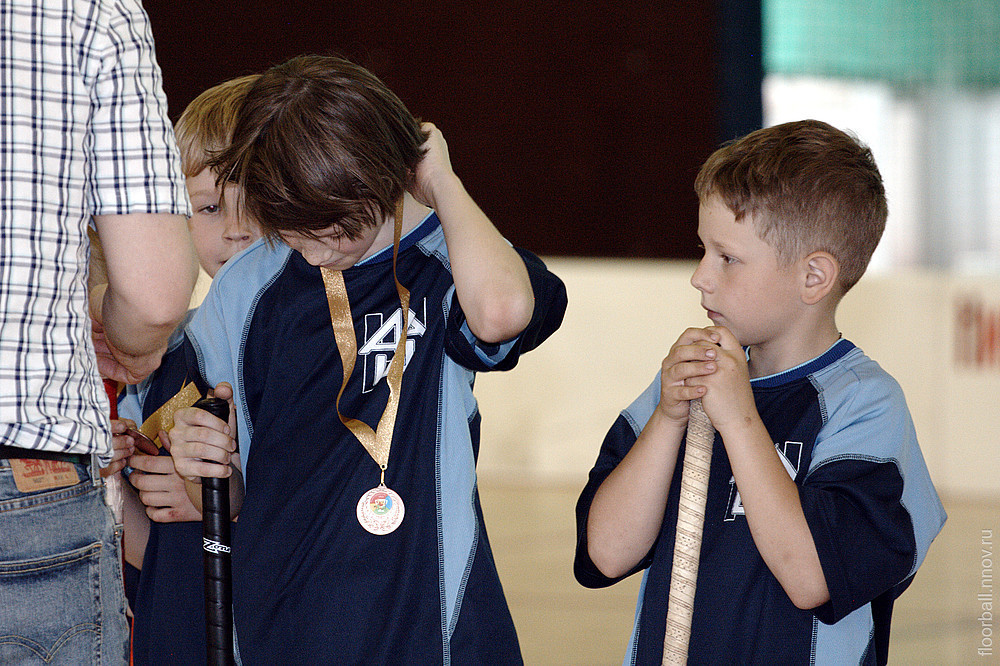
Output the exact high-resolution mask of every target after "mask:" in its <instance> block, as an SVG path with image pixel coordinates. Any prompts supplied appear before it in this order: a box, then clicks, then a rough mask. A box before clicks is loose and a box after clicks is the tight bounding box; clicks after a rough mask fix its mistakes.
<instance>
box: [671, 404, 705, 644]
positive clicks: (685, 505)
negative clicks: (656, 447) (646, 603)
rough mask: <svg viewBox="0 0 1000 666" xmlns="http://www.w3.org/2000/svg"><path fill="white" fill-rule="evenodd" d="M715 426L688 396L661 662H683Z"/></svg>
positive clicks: (688, 638)
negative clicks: (687, 414)
mask: <svg viewBox="0 0 1000 666" xmlns="http://www.w3.org/2000/svg"><path fill="white" fill-rule="evenodd" d="M714 440H715V429H714V428H713V427H712V422H711V421H709V419H708V415H707V414H705V409H704V407H702V404H701V400H700V399H699V400H692V401H691V407H690V414H689V416H688V431H687V441H686V444H685V450H684V467H683V470H682V471H681V495H680V504H679V506H678V509H677V531H676V534H675V537H674V563H673V571H672V573H671V576H670V597H669V599H668V600H667V626H666V632H665V634H664V638H663V663H664V664H686V663H687V654H688V643H689V642H690V639H691V618H692V616H693V615H694V593H695V588H696V586H697V582H698V559H699V557H700V555H701V535H702V528H703V527H704V524H705V503H706V501H707V499H708V475H709V468H710V467H711V464H712V443H713V441H714Z"/></svg>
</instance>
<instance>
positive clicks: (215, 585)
mask: <svg viewBox="0 0 1000 666" xmlns="http://www.w3.org/2000/svg"><path fill="white" fill-rule="evenodd" d="M194 407H196V408H198V409H203V410H205V411H207V412H209V413H210V414H212V415H214V416H216V417H218V418H220V419H222V420H223V421H229V403H228V402H227V401H225V400H222V399H221V398H202V399H201V400H199V401H198V402H196V403H194ZM201 505H202V523H201V524H202V536H203V547H204V550H205V552H204V564H205V630H206V640H207V644H206V647H207V648H208V663H209V664H211V665H223V664H225V665H229V664H233V663H234V656H233V573H232V560H231V554H230V514H229V479H228V478H216V477H202V479H201Z"/></svg>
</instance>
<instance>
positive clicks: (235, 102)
mask: <svg viewBox="0 0 1000 666" xmlns="http://www.w3.org/2000/svg"><path fill="white" fill-rule="evenodd" d="M258 78H260V75H259V74H250V75H248V76H241V77H239V78H235V79H231V80H229V81H226V82H224V83H220V84H219V85H217V86H212V87H211V88H209V89H208V90H206V91H204V92H203V93H201V94H200V95H198V96H197V97H195V98H194V99H193V100H192V101H191V103H190V104H188V105H187V108H185V109H184V113H182V114H181V117H180V118H178V119H177V123H176V124H175V125H174V134H175V135H176V136H177V145H178V146H179V147H180V151H181V170H182V171H183V172H184V175H185V176H187V177H189V178H190V177H193V176H197V175H198V174H199V173H201V172H202V170H203V169H205V167H207V166H209V164H208V162H209V160H210V159H212V157H213V155H214V154H215V153H216V152H218V151H222V150H225V149H226V148H228V147H229V140H230V138H231V137H232V135H233V127H235V125H236V117H237V114H238V113H239V110H240V107H241V106H243V99H244V98H245V97H246V94H247V91H248V90H249V89H250V86H251V85H253V83H254V82H255V81H256V80H257V79H258Z"/></svg>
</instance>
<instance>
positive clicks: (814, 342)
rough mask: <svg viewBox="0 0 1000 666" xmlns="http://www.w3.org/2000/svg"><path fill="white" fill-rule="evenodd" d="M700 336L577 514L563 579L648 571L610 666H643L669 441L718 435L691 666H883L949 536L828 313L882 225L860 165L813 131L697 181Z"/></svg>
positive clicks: (744, 145) (870, 167)
mask: <svg viewBox="0 0 1000 666" xmlns="http://www.w3.org/2000/svg"><path fill="white" fill-rule="evenodd" d="M695 189H696V191H697V193H698V197H699V201H700V203H701V206H700V211H699V216H698V236H699V238H700V239H701V242H702V244H703V247H704V250H705V255H704V257H703V258H702V260H701V262H700V263H699V265H698V268H697V270H696V271H695V273H694V275H693V276H692V278H691V284H692V285H693V286H694V287H695V288H696V289H698V291H700V292H701V294H702V306H703V307H704V308H705V310H706V311H707V313H708V316H709V318H710V319H711V320H712V322H713V323H714V325H713V326H709V327H706V328H690V329H688V330H687V331H685V332H684V333H683V334H681V336H680V337H679V338H678V340H677V342H676V343H675V344H674V345H673V347H671V349H670V353H669V354H668V355H667V357H666V358H665V359H664V361H663V364H662V368H661V372H660V374H659V376H658V377H657V378H656V380H655V381H654V382H653V384H652V385H651V386H650V387H649V388H648V389H647V390H646V391H645V392H644V393H643V394H642V395H641V396H640V397H639V398H638V399H637V400H636V401H635V402H634V403H633V404H632V405H631V406H630V407H629V408H628V409H626V410H625V411H624V412H622V414H621V416H620V417H619V419H618V421H617V422H616V423H615V425H614V426H613V427H612V429H611V431H610V432H609V433H608V435H607V437H606V439H605V441H604V444H603V445H602V447H601V453H600V455H599V457H598V459H597V463H596V464H595V466H594V469H593V470H592V471H591V473H590V480H589V482H588V484H587V486H586V487H585V489H584V490H583V493H582V494H581V497H580V501H579V503H578V504H577V528H578V535H579V539H578V544H577V554H576V562H575V566H574V571H575V574H576V577H577V580H579V581H580V582H581V583H582V584H583V585H586V586H588V587H602V586H606V585H610V584H612V583H614V582H616V581H618V580H620V579H622V578H624V577H626V576H628V575H631V574H632V573H635V572H637V571H639V570H640V569H646V573H645V576H644V579H643V586H642V588H641V592H640V599H639V606H638V612H637V613H636V624H635V629H634V631H633V635H632V640H631V642H630V645H629V652H628V656H627V657H626V663H640V664H651V663H656V664H659V663H660V661H661V657H662V652H663V636H664V624H665V617H666V608H667V599H668V596H669V594H668V591H669V588H670V576H671V568H672V553H673V548H674V532H675V525H676V520H677V518H676V517H677V506H678V497H679V492H680V488H679V484H680V473H679V469H678V468H679V467H680V465H678V464H677V461H678V460H679V459H682V458H683V450H684V444H683V436H684V433H685V430H686V426H687V420H688V408H689V404H690V401H691V400H693V399H696V398H700V399H701V400H702V402H703V404H704V407H705V411H706V412H707V414H708V416H709V417H710V419H711V421H712V423H713V425H714V426H715V428H716V431H717V436H716V438H715V444H714V453H713V456H712V467H711V473H710V478H709V485H708V503H707V507H706V510H705V527H704V536H703V541H702V545H701V557H700V565H699V573H698V586H697V588H696V597H695V603H694V621H693V627H692V635H691V640H690V652H689V661H690V663H705V664H724V663H731V664H735V663H740V664H751V663H753V664H757V663H759V664H773V663H802V664H805V663H816V664H830V663H845V664H846V663H854V664H859V663H861V664H874V663H885V661H886V659H887V651H888V638H889V621H890V618H891V612H892V604H893V601H894V599H895V598H896V597H897V596H898V595H899V594H900V593H901V592H902V591H903V589H905V588H906V586H907V585H908V584H909V582H910V581H911V580H912V578H913V575H914V574H915V572H916V569H917V567H918V566H919V565H920V563H921V562H922V561H923V559H924V556H925V555H926V553H927V549H928V547H929V545H930V542H931V540H932V539H933V538H934V536H935V535H936V534H937V533H938V532H939V531H940V529H941V526H942V525H943V523H944V520H945V514H944V510H943V508H942V506H941V503H940V501H939V499H938V496H937V493H936V492H935V490H934V487H933V485H932V484H931V480H930V476H929V474H928V472H927V469H926V466H925V464H924V461H923V458H922V456H921V453H920V448H919V446H918V445H917V440H916V433H915V432H914V429H913V424H912V421H911V419H910V415H909V412H908V410H907V407H906V403H905V400H904V398H903V394H902V392H901V390H900V388H899V386H898V384H897V383H896V382H895V381H894V380H893V379H892V378H891V377H890V376H889V375H888V374H887V373H886V372H885V371H884V370H882V369H881V368H880V367H879V366H878V365H877V364H876V363H875V362H874V361H872V360H870V359H869V358H867V357H866V356H865V355H864V354H863V353H862V352H861V350H860V349H858V348H856V347H855V346H854V345H853V344H851V343H850V342H848V341H847V340H844V339H842V338H841V336H840V333H839V329H838V327H837V324H836V321H835V314H836V308H837V304H838V303H839V302H840V299H841V298H842V297H843V295H844V294H845V293H846V292H847V291H848V290H849V289H850V288H851V287H852V286H853V285H854V284H855V283H856V282H857V280H858V279H859V278H860V277H861V274H862V273H863V272H864V270H865V267H866V266H867V264H868V261H869V259H870V257H871V254H872V252H873V251H874V249H875V246H876V245H877V243H878V240H879V237H880V236H881V234H882V230H883V229H884V226H885V220H886V215H887V206H886V200H885V191H884V189H883V186H882V179H881V176H880V174H879V172H878V169H877V167H876V165H875V161H874V158H873V157H872V154H871V152H870V151H869V150H868V149H867V148H866V147H864V146H862V145H861V144H859V142H858V141H857V140H855V139H854V138H853V137H851V136H849V135H848V134H846V133H844V132H841V131H840V130H837V129H835V128H833V127H831V126H830V125H827V124H825V123H821V122H818V121H801V122H795V123H787V124H784V125H778V126H775V127H770V128H766V129H762V130H759V131H757V132H754V133H752V134H750V135H748V136H746V137H744V138H742V139H740V140H738V141H736V142H734V143H732V144H729V145H727V146H725V147H723V148H721V149H719V150H718V151H716V152H715V153H714V154H713V155H712V156H711V157H710V158H709V159H708V161H707V162H706V163H705V164H704V166H703V167H702V169H701V171H700V173H699V174H698V177H697V179H696V181H695Z"/></svg>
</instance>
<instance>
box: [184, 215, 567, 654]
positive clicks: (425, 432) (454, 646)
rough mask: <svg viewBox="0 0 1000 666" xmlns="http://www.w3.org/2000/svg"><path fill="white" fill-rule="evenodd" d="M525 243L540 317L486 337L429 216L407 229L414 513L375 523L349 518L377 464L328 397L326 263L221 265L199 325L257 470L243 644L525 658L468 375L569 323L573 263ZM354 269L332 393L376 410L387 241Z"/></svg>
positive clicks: (332, 365)
mask: <svg viewBox="0 0 1000 666" xmlns="http://www.w3.org/2000/svg"><path fill="white" fill-rule="evenodd" d="M520 254H521V256H522V258H523V260H524V262H525V264H526V266H527V268H528V273H529V276H530V278H531V283H532V286H533V288H534V294H535V311H534V315H533V318H532V321H531V323H530V324H529V325H528V327H527V329H526V330H525V331H524V332H523V333H522V334H521V335H520V336H518V337H517V338H516V339H514V340H511V341H509V342H507V343H503V344H497V345H487V344H483V343H481V342H479V341H477V340H476V339H475V337H474V336H473V335H472V334H471V332H470V331H469V327H468V325H467V324H466V322H465V318H464V315H463V313H462V310H461V308H460V307H459V304H458V300H457V298H456V296H455V288H454V283H453V280H452V276H451V273H450V266H449V263H448V254H447V248H446V245H445V242H444V234H443V231H442V229H441V226H440V224H439V222H438V220H437V217H436V216H435V215H433V214H432V215H430V216H428V218H427V219H426V220H425V221H424V222H423V223H422V224H421V225H420V226H419V227H418V228H417V229H415V230H414V231H412V232H411V233H409V234H408V235H407V236H406V237H404V239H403V241H402V243H401V246H400V251H399V259H398V275H399V280H400V282H401V283H402V284H403V285H404V286H406V287H407V288H408V289H409V290H410V293H411V296H410V312H409V327H408V332H407V334H408V339H407V343H406V369H405V372H404V375H403V380H402V389H401V398H400V403H399V411H398V416H397V420H396V427H395V433H394V436H393V442H392V448H391V452H390V456H389V461H388V469H387V471H386V475H385V482H386V485H387V486H388V487H389V488H391V489H393V490H395V491H396V492H397V493H398V494H399V495H400V497H401V498H402V500H403V503H404V505H405V518H404V519H403V522H402V524H401V525H400V527H399V528H398V529H396V530H395V531H394V532H392V533H390V534H387V535H383V536H375V535H372V534H369V533H368V532H366V531H365V530H364V529H363V528H362V527H361V525H360V524H359V522H358V519H357V513H356V510H357V504H358V500H359V499H360V498H361V496H362V495H363V494H364V493H365V492H367V491H368V490H370V489H372V488H374V487H375V486H377V485H378V483H379V468H378V465H377V464H376V463H375V462H374V460H373V459H372V458H371V456H370V455H369V454H368V452H367V451H366V450H365V449H364V448H363V447H362V445H361V443H360V442H358V440H357V439H355V437H354V436H353V435H352V434H351V432H350V431H348V430H347V429H346V428H345V427H344V426H343V424H342V423H341V422H340V419H339V418H338V416H337V413H336V410H335V408H334V403H335V399H336V396H337V393H338V391H339V390H340V386H341V381H342V379H343V369H342V362H341V357H340V353H339V351H338V349H337V345H336V341H335V338H334V333H333V329H332V327H331V323H330V313H329V309H328V305H327V299H326V295H325V291H324V285H323V280H322V278H321V276H320V271H319V269H318V268H316V267H314V266H310V265H309V264H308V263H307V262H306V261H305V260H304V259H303V258H302V256H301V255H300V254H298V253H297V252H294V251H292V250H290V249H289V248H287V247H285V246H276V247H270V246H269V245H268V244H267V243H265V242H260V243H258V244H257V245H255V246H252V247H251V248H249V249H248V250H247V251H246V252H245V253H243V254H242V255H240V256H238V257H236V258H234V259H233V260H231V261H230V262H229V263H228V264H227V265H226V266H225V267H224V268H223V269H222V270H221V271H220V272H219V274H218V275H217V276H216V279H215V282H214V283H213V285H212V288H211V290H210V292H209V294H208V296H207V297H206V299H205V302H204V303H203V304H202V306H201V308H199V311H198V313H197V315H196V316H195V318H194V320H193V321H192V323H191V324H190V326H189V327H188V330H187V334H188V338H189V341H190V344H191V346H192V348H193V349H194V350H195V352H196V356H197V359H198V362H199V371H200V372H201V373H202V374H203V376H204V378H205V379H206V380H207V381H208V382H209V383H210V384H212V385H214V384H215V383H217V382H219V381H229V382H231V383H232V384H233V386H234V387H235V393H236V396H235V402H236V409H237V419H238V432H239V439H240V450H241V455H242V460H243V464H244V475H245V478H246V499H245V501H244V503H243V508H242V511H241V513H240V517H239V530H238V531H237V533H236V535H235V537H234V542H233V576H234V584H233V598H234V614H235V619H236V629H237V637H238V643H239V647H240V654H241V657H242V659H243V663H245V664H248V665H249V664H268V665H271V664H283V663H296V664H302V663H309V664H324V663H337V664H348V663H359V664H360V663H365V664H376V663H378V664H391V663H400V664H433V663H452V662H454V663H456V664H468V663H496V664H502V663H518V662H520V659H521V658H520V650H519V647H518V642H517V636H516V633H515V630H514V625H513V622H512V620H511V616H510V612H509V610H508V608H507V603H506V601H505V599H504V594H503V590H502V588H501V585H500V580H499V577H498V575H497V572H496V567H495V565H494V563H493V556H492V553H491V550H490V546H489V540H488V538H487V535H486V530H485V527H484V523H483V516H482V511H481V508H480V505H479V497H478V493H477V490H476V473H475V463H476V458H477V455H478V446H479V413H478V407H477V403H476V400H475V398H474V397H473V394H472V385H473V379H474V374H475V372H477V371H486V370H505V369H509V368H512V367H513V366H514V365H515V364H516V363H517V361H518V358H519V356H520V354H521V353H523V352H526V351H528V350H530V349H532V348H534V347H535V346H536V345H538V344H539V343H540V342H542V341H543V340H544V339H545V338H546V337H548V336H549V335H550V334H551V333H552V332H553V331H555V330H556V328H558V326H559V324H560V323H561V320H562V315H563V312H564V310H565V306H566V296H565V290H564V287H563V285H562V283H561V282H560V281H559V279H558V278H556V277H555V276H554V275H552V274H551V273H549V272H548V271H547V270H546V269H545V267H544V265H543V264H542V263H541V261H540V260H538V258H537V257H535V256H534V255H531V254H530V253H527V252H520ZM344 281H345V284H346V287H347V291H348V297H349V299H350V304H351V313H352V316H353V319H354V325H355V334H356V337H357V341H358V352H357V360H356V364H355V369H354V372H353V374H352V376H351V378H350V381H349V382H348V385H347V388H346V391H345V393H344V395H343V397H342V399H341V401H340V409H341V412H342V413H343V414H344V416H346V417H352V418H357V419H360V420H362V421H364V422H366V423H367V424H369V425H370V426H372V428H375V427H376V425H377V423H378V420H379V418H380V416H381V414H382V412H383V409H384V408H385V405H386V401H387V398H388V388H387V386H386V382H385V381H384V377H385V373H386V370H387V368H388V365H389V361H390V360H391V359H392V356H393V353H394V350H395V347H396V341H397V339H398V336H399V335H400V334H401V330H400V328H401V325H402V316H401V312H400V303H399V298H398V295H397V293H396V289H395V284H394V282H393V275H392V251H391V248H387V249H385V250H384V251H382V252H379V253H377V254H376V255H373V256H372V257H370V258H368V259H366V260H364V261H362V262H359V263H358V264H357V265H356V266H354V267H352V268H350V269H348V270H346V271H344Z"/></svg>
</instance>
